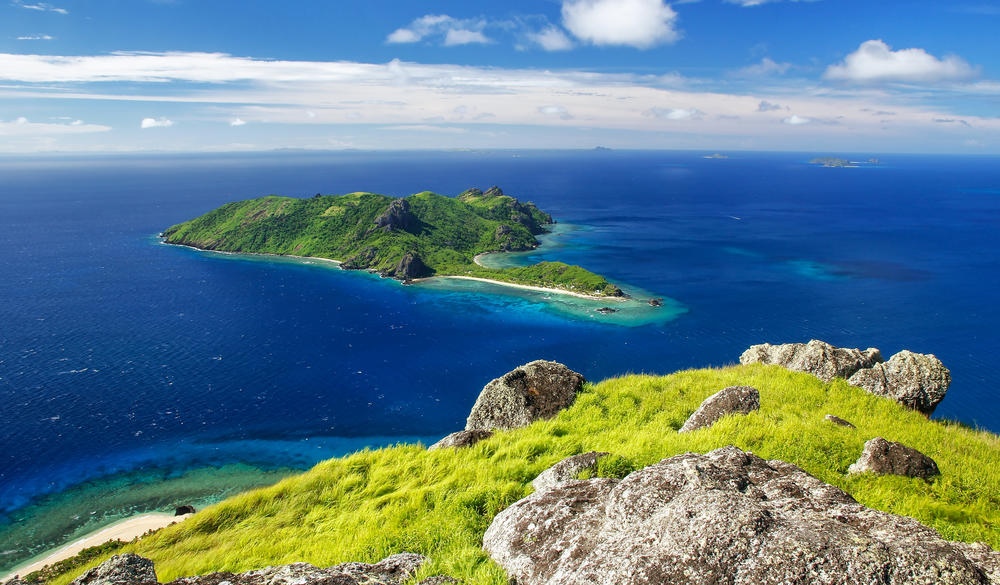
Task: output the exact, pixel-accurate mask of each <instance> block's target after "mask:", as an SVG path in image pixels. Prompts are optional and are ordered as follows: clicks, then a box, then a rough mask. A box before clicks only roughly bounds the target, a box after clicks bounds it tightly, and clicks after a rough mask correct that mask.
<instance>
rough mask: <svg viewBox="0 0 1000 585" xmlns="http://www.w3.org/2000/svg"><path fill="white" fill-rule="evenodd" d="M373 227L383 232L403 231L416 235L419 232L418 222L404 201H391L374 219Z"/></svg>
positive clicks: (408, 204) (407, 203)
mask: <svg viewBox="0 0 1000 585" xmlns="http://www.w3.org/2000/svg"><path fill="white" fill-rule="evenodd" d="M375 226H376V227H377V228H378V229H380V230H383V231H387V232H390V231H404V232H409V233H416V232H418V231H420V220H419V219H417V216H416V215H414V214H413V212H412V211H411V210H410V203H409V202H408V201H407V200H406V199H402V198H400V199H393V200H392V203H390V204H389V207H388V208H386V210H385V211H384V212H382V215H380V216H378V217H376V218H375Z"/></svg>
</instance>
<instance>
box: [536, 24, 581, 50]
mask: <svg viewBox="0 0 1000 585" xmlns="http://www.w3.org/2000/svg"><path fill="white" fill-rule="evenodd" d="M528 39H530V40H531V42H533V43H535V44H536V45H538V46H539V47H541V48H543V49H545V50H546V51H568V50H570V49H572V48H573V41H571V40H570V39H569V37H567V36H566V33H564V32H563V31H562V30H560V29H559V28H556V27H554V26H549V27H547V28H545V29H543V30H541V31H539V32H535V33H528Z"/></svg>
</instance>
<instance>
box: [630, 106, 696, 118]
mask: <svg viewBox="0 0 1000 585" xmlns="http://www.w3.org/2000/svg"><path fill="white" fill-rule="evenodd" d="M643 115H644V116H650V117H653V118H661V119H664V120H700V119H701V118H703V117H704V116H705V112H702V111H701V110H699V109H697V108H690V109H689V108H667V109H664V108H650V109H648V110H646V111H645V112H643Z"/></svg>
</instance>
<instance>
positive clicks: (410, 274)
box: [390, 252, 431, 281]
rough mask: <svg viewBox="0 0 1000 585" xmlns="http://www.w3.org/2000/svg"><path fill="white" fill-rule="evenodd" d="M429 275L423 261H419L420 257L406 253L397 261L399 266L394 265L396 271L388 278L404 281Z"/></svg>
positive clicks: (429, 271) (429, 272)
mask: <svg viewBox="0 0 1000 585" xmlns="http://www.w3.org/2000/svg"><path fill="white" fill-rule="evenodd" d="M430 275H431V270H430V268H428V267H427V265H426V264H424V261H423V260H421V259H420V256H418V255H417V254H416V253H414V252H407V253H406V254H405V255H404V256H403V257H402V258H400V259H399V264H397V265H396V270H395V271H394V272H393V273H392V274H391V275H390V276H392V277H393V278H398V279H400V280H404V281H405V280H413V279H414V278H423V277H425V276H430Z"/></svg>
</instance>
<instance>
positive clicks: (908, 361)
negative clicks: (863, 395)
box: [847, 350, 951, 415]
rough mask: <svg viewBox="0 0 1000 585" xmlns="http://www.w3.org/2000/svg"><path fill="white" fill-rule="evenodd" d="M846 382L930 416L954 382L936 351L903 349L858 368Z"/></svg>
mask: <svg viewBox="0 0 1000 585" xmlns="http://www.w3.org/2000/svg"><path fill="white" fill-rule="evenodd" d="M847 382H848V383H849V384H851V385H853V386H858V387H860V388H864V389H865V390H867V391H868V392H871V393H872V394H876V395H878V396H885V397H887V398H891V399H893V400H895V401H896V402H898V403H900V404H902V405H904V406H907V407H909V408H912V409H913V410H916V411H919V412H922V413H924V414H926V415H930V414H931V413H932V412H934V409H935V408H936V407H937V405H938V403H940V402H941V401H942V400H943V399H944V395H945V393H946V392H947V391H948V386H950V385H951V372H949V371H948V368H946V367H944V364H942V363H941V360H939V359H938V358H937V357H935V356H934V355H933V354H925V353H913V352H912V351H906V350H903V351H901V352H899V353H897V354H896V355H894V356H892V357H891V358H889V361H887V362H885V363H880V364H875V365H873V366H872V367H870V368H867V369H863V370H859V371H858V372H857V373H855V374H854V375H852V376H851V377H850V379H848V380H847Z"/></svg>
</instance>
